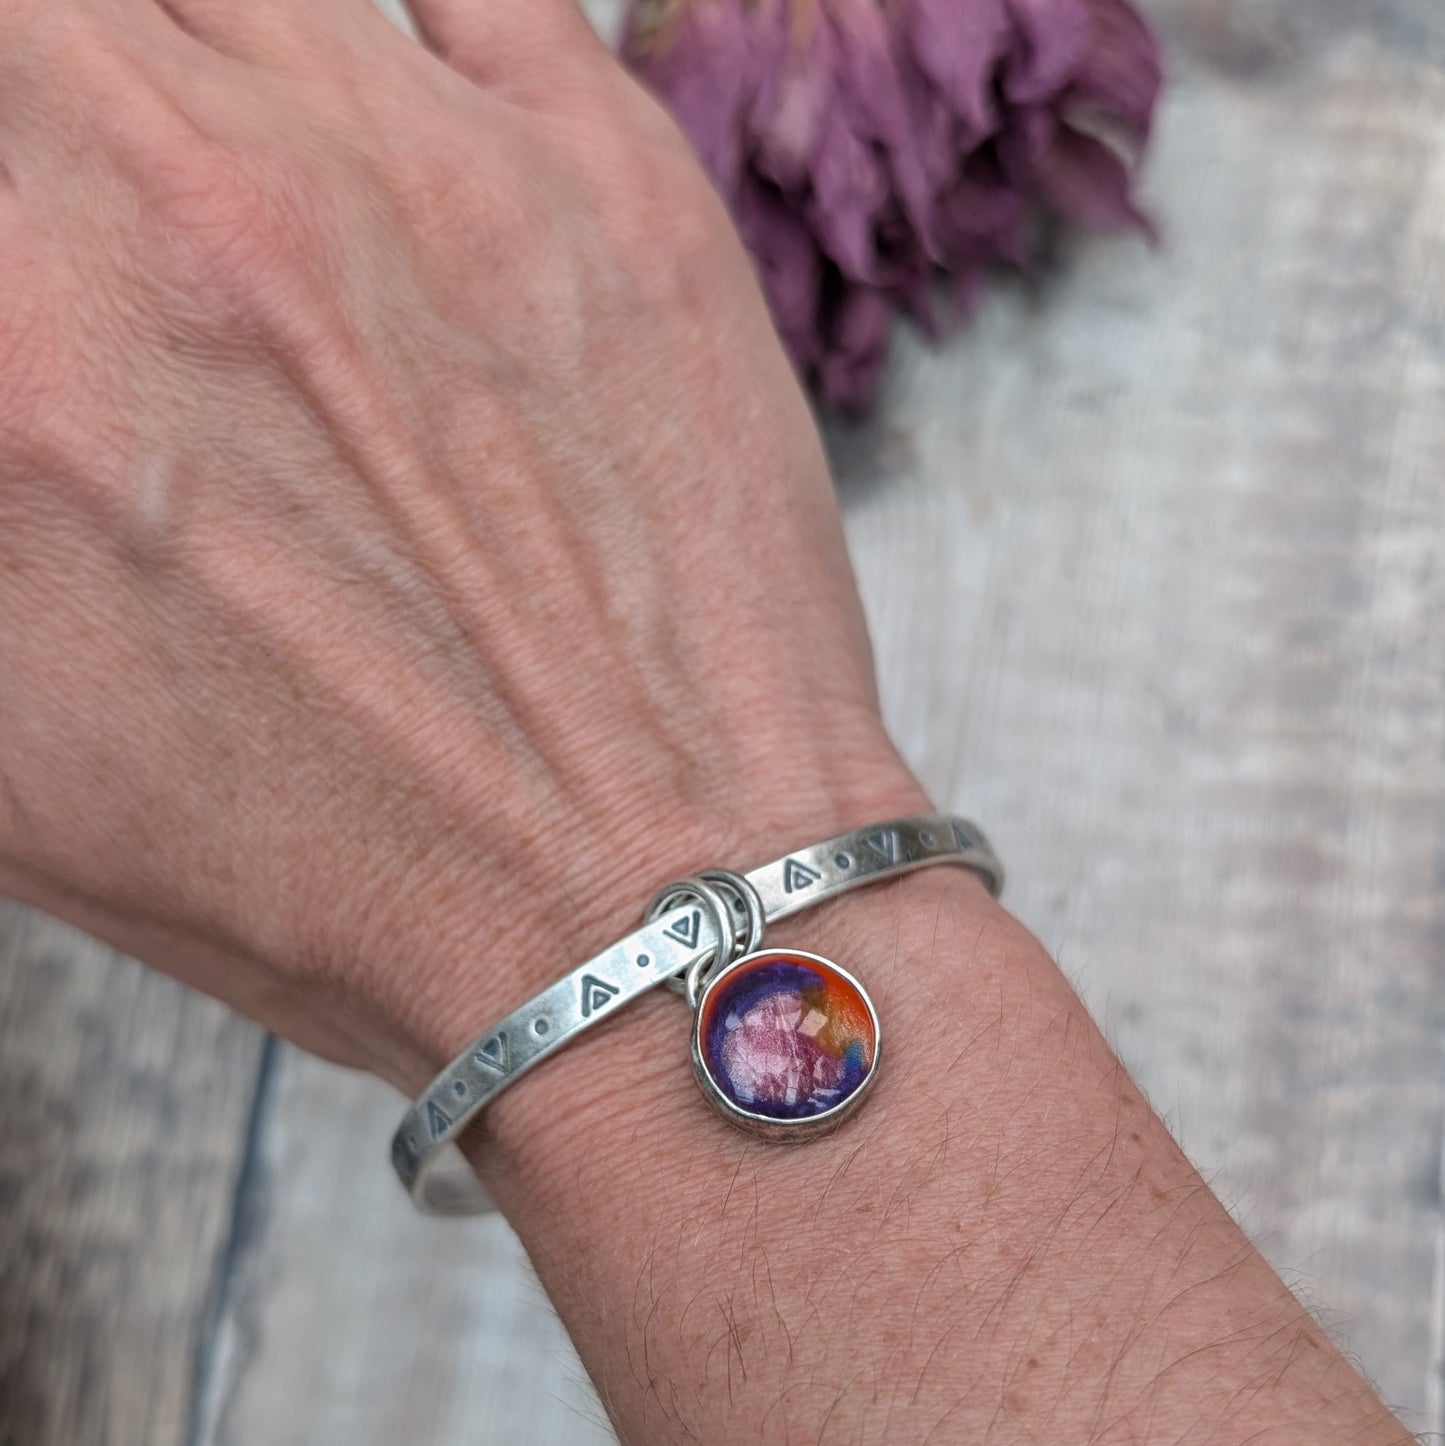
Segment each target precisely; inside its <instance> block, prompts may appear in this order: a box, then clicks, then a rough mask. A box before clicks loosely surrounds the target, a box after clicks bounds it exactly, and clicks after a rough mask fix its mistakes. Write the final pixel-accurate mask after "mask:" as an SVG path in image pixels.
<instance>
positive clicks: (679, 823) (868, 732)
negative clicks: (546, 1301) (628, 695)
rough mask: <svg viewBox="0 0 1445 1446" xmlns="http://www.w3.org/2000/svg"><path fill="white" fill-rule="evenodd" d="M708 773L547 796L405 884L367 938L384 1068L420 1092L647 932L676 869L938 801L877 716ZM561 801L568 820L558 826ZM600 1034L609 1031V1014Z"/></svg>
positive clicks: (746, 856)
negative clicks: (642, 926)
mask: <svg viewBox="0 0 1445 1446" xmlns="http://www.w3.org/2000/svg"><path fill="white" fill-rule="evenodd" d="M695 783H696V785H697V786H694V787H692V788H680V787H678V786H677V780H676V779H675V778H674V779H671V780H665V779H662V778H656V779H653V780H651V781H650V784H651V786H649V781H646V780H642V779H638V778H635V777H634V778H633V779H632V780H631V781H630V782H629V784H628V785H627V786H622V787H618V788H614V789H610V790H607V791H605V792H603V793H601V794H596V795H592V796H591V797H579V798H575V799H572V800H569V803H571V804H572V805H573V806H572V808H571V809H570V810H569V811H568V812H566V813H565V814H564V812H563V811H562V810H560V809H558V808H556V804H555V800H554V799H547V800H543V801H541V803H540V804H539V807H538V809H537V811H536V814H535V816H534V817H533V818H532V820H531V821H530V823H529V824H523V825H521V826H519V827H517V828H516V829H515V831H514V832H513V833H512V835H511V836H510V838H509V841H508V848H507V850H506V853H507V857H506V858H505V860H504V861H503V862H502V863H501V864H500V865H497V866H494V867H492V868H489V869H482V868H475V869H468V870H466V871H465V872H464V874H463V875H462V876H460V877H457V876H454V875H449V874H447V873H442V874H440V875H433V877H431V878H430V879H427V880H425V881H421V880H418V881H417V883H416V884H415V885H414V886H412V887H410V888H407V889H399V890H392V891H391V893H392V895H393V898H394V902H393V904H392V905H391V906H390V907H388V908H386V909H384V910H383V911H382V914H381V918H382V919H383V920H384V923H383V924H382V925H381V926H380V927H376V924H375V919H376V916H373V937H372V940H371V943H370V947H369V949H368V950H367V954H368V956H369V957H368V967H369V970H370V980H371V982H370V984H369V987H370V988H371V989H373V990H374V991H375V993H376V994H377V996H378V997H379V998H380V1000H381V1002H382V1008H383V1010H384V1011H385V1017H386V1026H387V1027H386V1039H385V1048H384V1050H383V1051H381V1052H379V1057H378V1059H377V1060H376V1062H375V1064H374V1065H373V1068H374V1069H375V1072H377V1073H380V1074H382V1075H383V1076H385V1077H387V1078H390V1079H391V1080H392V1082H393V1083H396V1084H397V1085H398V1086H399V1087H400V1088H401V1089H402V1090H403V1091H404V1092H407V1093H413V1094H414V1093H416V1092H417V1091H418V1090H419V1088H420V1087H421V1086H422V1085H423V1084H425V1083H426V1082H427V1081H428V1080H430V1079H431V1078H432V1077H433V1076H434V1075H435V1074H436V1073H437V1071H438V1070H440V1069H441V1068H442V1067H443V1066H444V1065H445V1064H446V1063H448V1062H449V1061H450V1060H451V1059H452V1058H453V1057H454V1056H455V1055H456V1054H457V1053H458V1052H459V1051H460V1050H461V1049H462V1048H463V1047H464V1046H465V1045H466V1044H467V1042H468V1041H470V1040H471V1039H473V1038H475V1037H476V1036H477V1035H478V1034H479V1033H481V1032H482V1031H483V1030H484V1029H485V1028H486V1026H487V1025H488V1024H489V1023H491V1022H493V1021H495V1020H497V1019H499V1018H501V1017H502V1016H504V1015H505V1014H506V1013H508V1012H510V1010H512V1009H513V1008H515V1007H516V1006H517V1005H519V1004H521V1003H522V1002H524V1001H525V1000H526V999H528V998H530V997H531V996H532V995H534V994H536V993H537V992H539V991H540V990H541V989H543V988H545V987H546V986H547V985H550V984H552V983H554V982H555V981H556V980H557V979H558V978H559V977H561V976H562V975H563V974H565V973H567V972H568V971H569V970H570V969H571V968H573V967H574V966H575V965H576V964H577V963H579V962H580V961H581V960H582V959H584V958H586V957H588V956H589V955H591V954H592V953H594V952H596V951H597V950H598V949H599V948H601V947H603V946H604V945H606V944H607V943H608V942H610V941H611V940H612V939H614V938H616V937H619V936H620V935H622V934H625V933H627V932H629V931H631V930H632V929H634V928H636V927H637V925H638V924H639V923H640V922H641V913H642V909H643V907H644V905H645V904H646V902H647V900H648V899H649V898H650V897H651V895H652V893H653V891H654V890H655V889H656V888H657V887H658V886H659V885H660V884H662V883H664V882H666V881H667V880H668V879H671V878H676V877H679V876H680V875H683V874H687V873H689V872H693V871H695V870H696V869H698V868H705V867H710V866H713V867H718V866H721V867H732V868H739V869H747V868H750V867H752V866H753V865H755V864H757V863H760V862H762V861H763V860H764V859H766V858H768V857H770V856H772V855H776V854H777V853H778V852H780V851H781V850H783V849H787V848H789V847H792V846H799V845H802V844H805V843H808V842H811V841H813V840H815V839H817V838H820V837H827V836H829V835H831V834H835V833H842V832H845V831H847V830H849V829H852V828H856V827H859V826H861V825H862V824H865V823H868V822H870V821H872V820H875V819H879V818H887V817H895V816H901V815H905V814H910V813H918V812H926V811H928V808H929V805H928V802H927V799H926V797H925V795H924V794H923V792H922V790H921V788H920V787H919V785H918V784H917V782H916V781H915V780H914V779H913V777H912V776H911V774H909V772H908V771H907V769H906V768H905V767H904V766H903V764H902V763H901V762H900V760H899V759H898V757H897V754H896V752H895V751H894V749H893V747H892V745H891V743H889V741H888V740H887V738H886V735H885V734H884V733H883V731H882V728H881V725H879V724H877V722H876V719H874V720H872V722H871V723H869V722H867V721H866V720H865V721H864V722H863V723H862V725H861V726H860V727H859V729H858V731H857V732H856V734H854V735H853V736H851V737H849V736H846V735H844V734H843V733H842V732H841V731H835V732H834V734H833V735H832V739H831V743H830V746H828V747H827V748H822V747H817V748H813V749H809V750H807V751H805V752H804V753H803V754H801V755H799V756H794V757H788V758H784V759H781V760H778V759H776V758H775V757H770V758H760V757H754V758H752V759H749V760H748V761H747V763H746V765H745V766H739V767H738V768H737V770H736V771H732V770H727V769H724V770H719V771H718V772H716V773H709V774H707V775H704V776H703V777H702V778H701V779H699V780H695ZM549 810H550V813H551V817H553V818H556V819H558V820H559V822H557V823H555V824H552V825H551V826H550V827H549V826H547V823H546V819H547V817H548V813H549ZM643 1002H644V1003H647V1002H648V1001H643ZM593 1033H594V1034H599V1035H601V1036H602V1037H603V1038H604V1039H606V1038H608V1037H610V1034H611V1026H610V1024H609V1025H608V1026H605V1027H601V1028H599V1030H596V1031H593ZM571 1052H572V1051H571V1050H570V1049H569V1050H567V1051H565V1052H564V1056H565V1054H570V1053H571ZM555 1064H556V1061H555V1060H554V1061H549V1062H548V1064H547V1065H546V1066H544V1067H543V1068H542V1069H540V1070H539V1071H538V1072H537V1073H536V1074H535V1075H529V1077H528V1079H527V1080H524V1081H522V1082H521V1083H520V1084H519V1085H518V1087H517V1090H516V1091H512V1093H517V1092H526V1091H528V1090H529V1089H530V1088H531V1087H532V1085H533V1082H534V1081H535V1080H536V1079H537V1078H540V1077H542V1076H543V1075H545V1074H546V1073H547V1072H548V1071H549V1070H550V1069H551V1068H552V1067H553V1066H554V1065H555ZM490 1113H491V1112H490V1111H489V1114H490Z"/></svg>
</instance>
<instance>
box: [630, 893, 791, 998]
mask: <svg viewBox="0 0 1445 1446" xmlns="http://www.w3.org/2000/svg"><path fill="white" fill-rule="evenodd" d="M723 890H726V891H727V892H728V893H729V894H731V895H732V896H733V898H734V899H735V901H736V903H737V906H738V907H739V908H741V909H742V911H743V914H744V920H743V926H742V938H741V939H739V937H738V928H739V926H738V922H737V920H736V919H735V918H734V917H733V912H732V910H731V909H730V908H729V907H728V902H727V900H726V899H725V898H724V897H723ZM687 898H693V899H696V900H697V901H698V902H699V903H700V904H701V905H702V906H703V907H704V908H705V909H706V910H707V911H708V913H709V914H710V915H711V916H712V922H713V929H714V932H715V933H716V935H717V938H718V944H717V947H716V948H715V949H713V950H712V951H711V952H710V953H707V954H704V955H703V956H702V957H701V958H700V959H697V960H694V961H693V963H692V964H691V965H690V966H689V967H688V968H687V969H686V970H685V971H684V972H683V973H682V974H680V975H678V974H675V975H673V976H672V978H670V979H668V980H666V981H665V982H666V984H667V986H668V988H669V989H672V990H673V991H674V992H675V993H678V994H683V995H685V996H686V997H687V1002H688V1005H689V1006H690V1007H691V1008H693V1009H696V1008H697V1002H698V999H699V998H700V997H701V995H702V990H703V985H704V984H706V983H707V981H708V979H709V978H710V977H711V976H712V974H713V973H714V972H715V971H716V970H718V969H720V968H722V966H723V965H725V964H727V963H730V962H731V961H732V960H733V959H736V958H739V957H741V956H742V955H743V954H751V953H753V952H754V951H755V950H756V949H757V948H758V947H759V945H761V943H762V939H763V929H764V927H765V924H766V914H765V912H764V909H763V901H762V897H761V895H759V893H758V891H757V889H755V888H754V887H753V885H752V884H751V883H750V882H749V881H748V880H747V879H745V878H744V877H743V876H742V875H741V874H735V873H733V872H732V871H731V870H729V869H703V870H701V871H700V872H698V873H697V874H693V875H690V876H689V877H687V878H685V879H677V880H675V881H674V882H673V883H670V884H668V885H666V886H665V887H664V888H662V889H659V890H658V892H657V894H656V895H655V896H654V897H653V900H652V902H651V903H650V904H649V905H648V906H647V913H646V915H645V921H646V922H647V923H651V922H652V920H654V919H656V918H659V917H661V915H663V914H665V913H667V911H668V910H669V909H672V908H675V907H676V906H677V904H678V903H680V902H681V901H682V900H683V899H687Z"/></svg>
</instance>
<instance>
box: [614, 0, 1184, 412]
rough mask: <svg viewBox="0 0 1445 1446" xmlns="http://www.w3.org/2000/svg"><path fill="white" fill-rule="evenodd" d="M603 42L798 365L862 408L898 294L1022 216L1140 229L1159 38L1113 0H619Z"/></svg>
mask: <svg viewBox="0 0 1445 1446" xmlns="http://www.w3.org/2000/svg"><path fill="white" fill-rule="evenodd" d="M622 49H623V55H624V57H625V58H626V60H627V61H628V63H629V64H630V65H631V66H632V68H633V69H634V70H635V71H637V73H638V74H639V75H640V76H641V77H642V78H643V80H644V81H645V82H646V83H647V84H648V85H649V87H650V88H651V89H652V90H653V91H654V92H655V93H656V94H657V95H658V96H659V97H660V98H661V99H662V101H663V102H664V103H665V104H666V105H667V106H668V108H669V109H670V110H671V111H672V113H673V115H674V116H675V117H676V118H677V120H678V122H679V124H680V125H681V126H682V129H683V130H684V131H685V132H686V134H687V135H688V137H689V138H690V139H691V141H692V144H693V146H694V147H695V149H696V150H697V153H698V155H699V156H700V157H701V158H702V162H703V164H704V166H705V167H706V169H707V171H708V173H709V174H710V175H711V177H712V179H713V182H714V184H716V186H717V187H718V189H719V191H721V193H722V195H723V196H724V198H725V199H726V200H727V202H728V205H729V206H730V208H731V210H732V213H733V216H734V219H735V220H736V222H737V225H738V229H739V231H740V232H741V234H742V237H743V240H744V242H745V243H746V244H747V246H748V249H749V250H750V251H751V253H752V255H753V259H754V262H755V264H756V266H757V270H758V274H759V277H760V279H761V281H762V285H763V289H764V291H765V292H766V294H767V297H768V301H769V303H770V305H771V306H772V310H773V316H774V319H775V320H776V322H777V326H778V330H779V333H780V334H781V336H782V338H783V340H784V342H785V343H786V345H787V347H788V350H789V351H790V352H791V354H792V356H793V360H794V362H795V363H796V365H797V367H798V370H799V372H800V373H802V375H803V376H804V377H805V378H807V379H808V380H809V381H810V382H812V383H814V384H815V385H816V386H817V387H818V389H819V391H820V392H821V393H822V395H823V396H824V397H825V398H826V399H827V400H828V401H830V402H833V403H835V404H837V405H840V406H843V407H847V408H855V409H856V408H862V407H864V406H866V405H867V403H868V402H869V401H870V400H871V399H872V396H873V394H874V391H875V390H876V387H877V382H878V375H879V372H880V370H881V368H882V364H883V358H884V354H885V351H886V348H887V341H888V334H889V331H890V329H891V326H892V318H893V315H894V313H895V312H896V311H899V310H902V311H905V312H908V313H910V314H912V315H914V316H917V317H921V318H922V319H924V320H925V321H926V320H927V310H926V299H927V294H928V292H929V289H930V284H931V282H932V279H933V278H934V276H935V275H936V274H937V273H939V272H940V271H941V272H943V273H945V274H947V275H948V276H949V277H950V278H951V280H952V285H953V293H954V296H955V297H956V298H957V299H958V301H959V302H960V303H961V304H964V305H967V304H968V303H969V302H970V301H971V300H972V299H973V297H974V296H975V295H976V293H977V290H978V287H979V285H980V283H981V281H982V278H983V275H984V273H985V271H986V270H987V269H988V268H989V267H990V266H993V265H995V264H996V263H998V262H1006V263H1009V264H1012V265H1014V266H1019V267H1024V268H1027V267H1029V265H1030V264H1031V262H1032V261H1033V259H1034V258H1035V257H1036V255H1037V235H1038V229H1039V226H1040V223H1041V222H1046V221H1047V220H1048V219H1049V218H1051V217H1056V218H1061V219H1063V220H1065V221H1069V222H1073V223H1075V224H1077V225H1080V226H1084V227H1087V228H1089V229H1092V230H1118V229H1123V228H1127V227H1135V228H1140V229H1143V230H1144V231H1146V232H1148V231H1149V226H1148V222H1147V221H1146V220H1145V219H1144V217H1143V216H1142V215H1141V214H1140V212H1139V211H1138V210H1137V209H1136V207H1135V205H1134V203H1133V200H1132V195H1131V189H1132V178H1133V167H1134V161H1135V160H1136V159H1137V157H1138V155H1139V153H1140V152H1141V151H1142V148H1143V146H1144V144H1145V143H1146V141H1147V140H1148V136H1149V125H1150V121H1151V119H1152V116H1153V111H1154V104H1155V101H1156V99H1157V97H1158V93H1159V84H1160V65H1159V54H1158V50H1157V47H1156V46H1155V43H1154V40H1153V37H1152V36H1151V35H1150V33H1149V30H1148V28H1147V27H1146V25H1145V24H1144V21H1143V20H1142V19H1141V18H1140V16H1139V14H1138V12H1137V11H1135V10H1134V9H1133V7H1132V6H1131V5H1130V4H1129V3H1128V0H633V4H632V9H631V11H630V14H629V17H628V23H627V26H626V30H625V34H624V38H623V45H622Z"/></svg>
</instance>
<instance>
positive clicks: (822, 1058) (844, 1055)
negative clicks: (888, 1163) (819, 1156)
mask: <svg viewBox="0 0 1445 1446" xmlns="http://www.w3.org/2000/svg"><path fill="white" fill-rule="evenodd" d="M880 1043H881V1040H880V1035H879V1029H878V1016H877V1015H876V1014H875V1013H874V1011H873V1005H872V1002H871V1001H870V1000H869V998H868V996H867V994H865V993H864V991H863V987H862V985H860V984H859V983H858V981H857V980H856V979H854V978H853V976H852V975H851V974H849V973H848V972H847V971H846V970H844V969H840V968H839V967H838V966H837V965H836V964H833V963H831V962H830V961H829V960H827V959H822V958H819V957H818V956H817V955H816V954H804V953H802V952H800V951H798V950H783V949H769V950H765V951H762V952H760V953H757V954H749V955H746V956H745V957H744V958H742V959H739V960H737V961H736V962H735V963H732V964H730V965H728V967H727V968H725V969H723V970H722V971H720V972H719V973H718V974H717V975H715V976H714V977H713V978H712V979H711V980H710V981H709V983H708V985H707V987H706V989H705V990H704V991H703V995H702V998H701V999H700V1000H699V1002H698V1010H697V1021H696V1024H695V1026H694V1032H693V1063H694V1065H695V1066H696V1069H697V1072H698V1078H699V1081H700V1083H701V1084H702V1086H703V1091H704V1093H705V1094H707V1095H708V1096H709V1098H710V1099H711V1100H712V1102H713V1103H714V1104H715V1105H716V1106H717V1107H718V1108H719V1109H721V1110H722V1111H723V1113H724V1114H727V1115H729V1116H730V1117H731V1118H733V1119H735V1120H737V1121H738V1122H739V1123H744V1124H752V1125H755V1126H758V1127H760V1132H761V1133H765V1134H769V1135H772V1136H775V1137H779V1138H782V1137H796V1136H797V1135H799V1134H806V1133H816V1132H817V1131H818V1130H819V1129H821V1128H826V1127H827V1126H830V1125H832V1124H833V1123H836V1121H837V1120H838V1119H839V1118H841V1116H842V1115H843V1114H845V1113H847V1111H848V1109H849V1108H850V1107H851V1106H852V1105H854V1104H856V1103H857V1102H858V1100H859V1099H860V1098H861V1096H862V1092H863V1090H864V1088H865V1086H867V1085H868V1084H870V1083H871V1082H872V1079H873V1075H874V1073H875V1071H876V1069H877V1067H878V1054H879V1045H880Z"/></svg>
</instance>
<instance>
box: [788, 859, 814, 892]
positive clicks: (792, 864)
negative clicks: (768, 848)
mask: <svg viewBox="0 0 1445 1446" xmlns="http://www.w3.org/2000/svg"><path fill="white" fill-rule="evenodd" d="M820 877H821V875H820V874H819V873H818V871H817V869H810V868H809V867H808V866H807V864H804V863H799V862H798V860H797V859H789V860H788V861H787V863H785V864H784V865H783V892H784V893H785V894H796V893H797V892H798V890H799V889H806V888H807V887H808V885H809V884H816V883H817V882H818V880H819V878H820Z"/></svg>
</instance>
